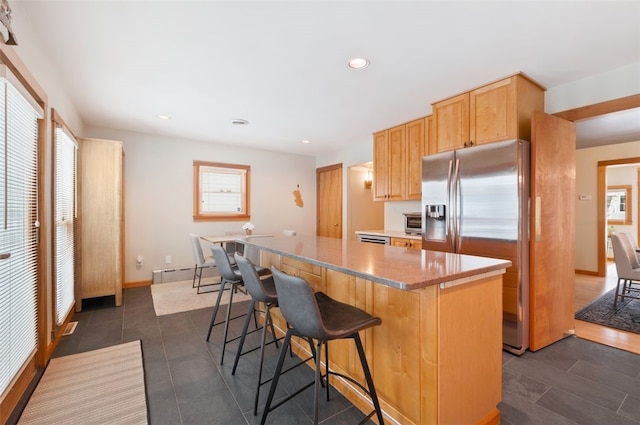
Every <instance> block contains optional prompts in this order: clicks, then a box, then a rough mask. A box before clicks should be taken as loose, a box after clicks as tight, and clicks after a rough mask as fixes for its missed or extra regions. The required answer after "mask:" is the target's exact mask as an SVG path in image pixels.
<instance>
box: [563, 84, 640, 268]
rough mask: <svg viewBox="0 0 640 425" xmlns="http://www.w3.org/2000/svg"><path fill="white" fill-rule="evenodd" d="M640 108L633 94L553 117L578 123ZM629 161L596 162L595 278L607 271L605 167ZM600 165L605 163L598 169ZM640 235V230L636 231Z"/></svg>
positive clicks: (637, 99)
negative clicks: (596, 266)
mask: <svg viewBox="0 0 640 425" xmlns="http://www.w3.org/2000/svg"><path fill="white" fill-rule="evenodd" d="M633 108H640V94H634V95H631V96H625V97H620V98H618V99H613V100H607V101H605V102H600V103H594V104H592V105H587V106H581V107H579V108H574V109H568V110H566V111H562V112H557V113H555V114H553V115H555V116H557V117H559V118H564V119H566V120H569V121H574V122H575V121H580V120H584V119H588V118H593V117H597V116H600V115H605V114H610V113H613V112H620V111H625V110H627V109H633ZM626 160H629V163H632V162H639V161H638V158H627V159H619V160H612V161H601V162H598V224H597V232H598V240H597V252H598V271H597V272H596V275H597V276H600V277H604V276H606V271H607V270H606V269H607V258H606V256H607V250H606V248H607V246H606V244H607V238H606V230H605V224H606V220H605V217H604V215H605V214H604V208H605V207H604V202H605V200H604V198H603V197H604V196H605V194H606V187H605V182H606V165H614V164H624V163H627V162H616V161H626ZM601 163H603V164H604V163H607V164H606V165H603V166H602V168H601V167H600V164H601ZM601 202H602V204H601ZM638 233H640V230H639V231H638ZM638 239H639V240H640V234H639V235H638Z"/></svg>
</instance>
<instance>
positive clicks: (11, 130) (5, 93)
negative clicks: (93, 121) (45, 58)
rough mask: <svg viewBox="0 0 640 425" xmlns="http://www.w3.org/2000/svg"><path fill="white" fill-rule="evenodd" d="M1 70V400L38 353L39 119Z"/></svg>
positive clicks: (7, 73) (30, 102) (35, 106)
mask: <svg viewBox="0 0 640 425" xmlns="http://www.w3.org/2000/svg"><path fill="white" fill-rule="evenodd" d="M39 118H42V108H40V107H39V106H38V104H37V103H36V102H35V101H34V100H33V99H32V98H31V96H30V95H28V94H27V91H26V90H25V89H24V88H23V87H22V86H21V84H20V83H19V82H18V80H17V79H16V78H15V77H14V76H13V75H12V74H11V73H10V71H9V70H8V69H7V68H6V67H4V66H0V399H3V398H4V395H5V394H6V390H7V388H8V386H9V385H10V383H11V381H12V380H13V379H14V378H15V377H16V376H17V375H18V374H19V373H20V371H21V369H22V367H23V366H24V365H25V363H27V362H28V361H29V360H30V359H31V358H32V357H33V355H34V353H36V351H37V349H38V328H37V319H38V311H37V299H36V293H37V283H38V270H37V266H38V256H37V253H38V250H37V248H38V227H39V223H38V196H37V195H38V193H37V184H38V178H37V175H38V160H37V146H38V119H39Z"/></svg>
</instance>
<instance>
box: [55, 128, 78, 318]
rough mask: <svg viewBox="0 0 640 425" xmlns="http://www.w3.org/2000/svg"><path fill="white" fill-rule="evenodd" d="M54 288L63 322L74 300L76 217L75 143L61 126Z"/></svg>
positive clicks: (58, 132) (57, 141)
mask: <svg viewBox="0 0 640 425" xmlns="http://www.w3.org/2000/svg"><path fill="white" fill-rule="evenodd" d="M55 149H56V151H55V155H56V170H55V173H56V174H55V176H56V180H55V211H54V215H55V223H56V237H55V252H54V257H55V259H54V262H55V263H54V264H55V272H54V273H55V288H56V295H55V296H56V324H57V325H58V326H60V325H62V324H63V322H64V319H65V317H67V314H68V313H69V311H70V310H71V307H72V306H73V301H74V282H75V280H74V261H73V251H74V242H73V241H74V236H73V235H74V233H73V229H74V223H75V218H76V171H77V169H76V159H77V155H76V152H77V149H78V144H77V142H76V141H75V139H74V138H73V136H72V135H70V134H68V133H67V132H66V131H65V129H64V127H62V126H61V125H59V124H57V123H56V132H55Z"/></svg>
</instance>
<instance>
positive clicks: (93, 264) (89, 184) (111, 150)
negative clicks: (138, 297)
mask: <svg viewBox="0 0 640 425" xmlns="http://www.w3.org/2000/svg"><path fill="white" fill-rule="evenodd" d="M79 144H80V146H79V148H78V220H77V226H78V227H77V229H76V230H77V231H76V260H77V261H76V311H80V310H81V309H82V300H84V299H87V298H95V297H103V296H108V295H115V304H116V306H119V305H121V304H122V282H123V280H124V264H123V253H124V167H123V166H124V149H123V146H122V142H117V141H111V140H99V139H80V140H79Z"/></svg>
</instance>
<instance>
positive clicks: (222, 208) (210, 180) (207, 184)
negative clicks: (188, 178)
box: [200, 166, 247, 215]
mask: <svg viewBox="0 0 640 425" xmlns="http://www.w3.org/2000/svg"><path fill="white" fill-rule="evenodd" d="M246 175H247V170H246V169H242V168H222V167H210V166H201V167H200V197H201V199H200V213H201V214H230V215H233V214H245V213H246V205H245V199H246V196H245V191H246Z"/></svg>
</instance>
